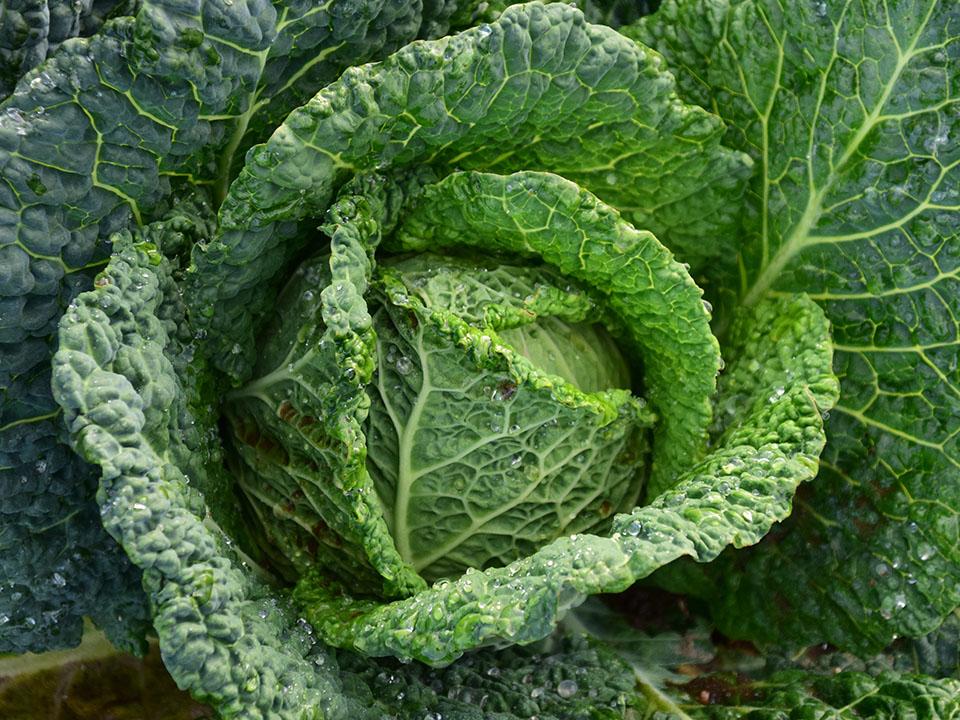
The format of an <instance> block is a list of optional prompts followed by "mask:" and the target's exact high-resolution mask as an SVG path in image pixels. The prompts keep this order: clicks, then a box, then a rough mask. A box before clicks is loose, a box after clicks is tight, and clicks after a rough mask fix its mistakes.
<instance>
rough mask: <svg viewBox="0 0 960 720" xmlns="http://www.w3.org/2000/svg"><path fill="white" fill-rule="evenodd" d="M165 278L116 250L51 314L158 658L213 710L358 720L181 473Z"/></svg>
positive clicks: (62, 373)
mask: <svg viewBox="0 0 960 720" xmlns="http://www.w3.org/2000/svg"><path fill="white" fill-rule="evenodd" d="M170 274H171V267H170V264H169V263H168V261H166V260H165V259H163V257H162V256H161V255H159V254H158V253H157V252H156V250H155V248H154V247H153V246H152V245H149V244H143V243H140V244H138V245H133V246H132V247H131V246H123V247H121V250H120V253H119V255H117V256H116V257H114V258H113V260H111V263H110V265H109V266H108V268H107V271H106V272H105V274H103V275H102V276H101V277H100V278H99V279H98V282H97V288H96V289H95V290H93V291H90V292H87V293H84V294H82V295H80V296H79V297H78V298H77V300H76V302H75V304H74V305H73V307H72V308H71V309H70V310H69V311H68V313H67V314H66V315H65V316H64V319H63V321H62V330H61V335H60V349H59V350H58V351H57V354H56V356H55V359H54V375H53V383H54V392H55V394H56V396H57V399H58V401H59V402H60V403H61V404H62V406H63V407H64V409H65V413H66V420H67V426H68V428H69V429H70V432H71V434H72V436H73V439H74V441H75V442H76V446H77V450H78V451H79V452H81V453H83V455H84V457H85V458H86V459H88V460H90V461H91V462H94V463H96V464H98V465H99V466H100V467H101V468H102V476H101V486H100V490H99V493H98V499H99V501H100V503H101V505H102V513H101V514H102V519H103V523H104V526H105V527H106V528H107V530H108V531H109V532H110V533H111V534H112V535H113V536H114V537H115V538H116V539H117V540H118V541H119V542H120V543H121V544H122V545H123V547H124V550H125V551H126V552H127V554H128V555H129V556H130V557H131V559H132V560H133V562H134V563H136V564H137V566H138V567H140V568H142V569H143V571H144V588H145V589H146V590H147V593H148V595H149V597H150V601H151V606H152V613H153V623H154V627H155V629H156V632H157V636H158V637H159V639H160V647H161V652H162V654H163V658H164V663H165V664H166V665H167V667H168V668H169V669H170V671H171V673H172V674H173V676H174V679H175V680H176V681H177V683H178V684H179V685H180V686H181V687H184V688H188V689H189V690H190V691H191V692H192V693H193V695H194V697H196V698H197V699H198V700H202V701H205V702H209V703H211V704H213V705H214V706H215V707H216V708H217V710H218V711H219V712H220V713H221V714H222V715H223V716H224V717H244V718H266V717H271V718H274V717H279V718H308V717H320V716H321V713H323V716H324V717H327V716H332V717H362V711H361V710H360V709H359V708H357V707H355V706H352V705H351V704H350V701H349V700H348V699H347V698H345V697H344V696H342V694H341V691H340V688H339V686H338V684H337V680H336V677H335V675H334V673H333V670H332V669H331V670H323V669H321V667H320V665H318V664H316V663H314V662H312V661H310V660H307V659H306V657H305V656H306V655H307V653H308V652H309V651H310V650H311V648H312V646H313V641H312V639H311V638H310V637H309V635H308V634H307V632H306V631H305V629H303V628H298V627H297V626H296V625H295V624H294V623H293V621H292V618H290V617H289V616H288V614H287V611H286V610H285V608H284V603H283V600H282V598H281V599H280V600H279V601H278V599H277V594H276V593H268V591H267V588H265V587H262V586H260V585H259V583H258V582H257V581H256V580H255V579H254V576H253V574H252V572H251V570H250V568H249V567H245V568H242V567H241V565H240V564H239V563H236V564H234V562H233V561H232V560H231V559H230V551H229V548H228V544H229V542H230V541H229V539H228V538H226V537H225V536H224V535H223V534H222V533H220V532H219V530H218V529H216V526H215V525H214V526H212V527H210V526H209V523H208V521H205V519H204V514H205V506H204V503H203V496H202V495H201V494H200V493H199V492H198V491H197V489H196V488H195V487H193V485H192V484H191V483H189V482H188V478H187V477H186V476H185V474H184V469H187V468H190V467H191V465H190V462H189V461H187V460H185V458H188V457H191V456H194V455H195V454H196V452H197V449H198V446H197V445H196V442H197V435H198V433H197V432H196V431H197V430H198V429H197V428H195V420H194V418H193V417H192V415H191V414H190V411H189V408H188V407H187V397H186V393H185V392H184V389H183V387H182V386H181V383H180V380H179V379H178V376H177V373H176V371H175V369H174V361H175V359H171V358H169V357H167V355H165V352H166V351H170V350H171V349H172V350H174V351H175V352H176V351H177V348H178V347H179V344H178V343H177V342H176V341H175V339H174V337H173V334H175V332H176V331H177V330H176V327H175V326H172V325H171V324H170V323H169V322H165V321H164V320H163V319H162V318H164V317H165V315H166V312H165V310H164V308H165V307H168V306H170V305H171V304H174V305H175V304H176V303H178V302H179V293H178V290H177V288H176V285H175V284H173V282H172V280H171V275H170ZM200 434H202V433H200ZM192 470H193V471H194V473H195V474H199V473H202V466H198V465H197V464H196V462H194V463H193V467H192ZM320 657H321V660H320V661H318V662H322V661H323V660H322V658H323V657H324V656H323V655H322V653H321V655H320Z"/></svg>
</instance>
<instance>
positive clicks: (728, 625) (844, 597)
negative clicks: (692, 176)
mask: <svg viewBox="0 0 960 720" xmlns="http://www.w3.org/2000/svg"><path fill="white" fill-rule="evenodd" d="M635 33H636V34H637V35H638V36H639V37H640V38H641V39H642V40H643V41H644V42H647V43H650V44H652V45H653V46H654V47H657V48H658V49H659V50H660V51H661V52H663V53H665V54H666V55H667V57H668V58H669V60H670V64H671V67H673V68H674V69H675V70H676V72H677V74H678V78H679V82H680V87H681V89H682V92H683V94H684V96H685V97H686V98H688V99H690V100H692V101H695V102H700V103H703V104H704V105H705V106H707V107H712V108H714V109H715V110H716V111H717V112H718V113H719V114H720V115H721V116H722V117H724V119H725V120H726V121H727V123H728V126H729V130H728V133H727V135H726V140H727V142H729V143H730V144H732V145H733V146H734V147H738V148H740V149H742V150H745V151H746V152H749V153H750V154H751V155H752V156H753V157H754V158H755V160H756V164H757V168H758V172H757V174H756V177H755V179H754V181H753V183H752V184H751V186H750V191H749V193H748V200H749V209H748V213H747V215H746V216H745V220H744V241H743V247H742V250H741V253H740V267H741V270H742V273H741V275H742V277H741V278H740V287H741V288H742V296H743V297H742V300H743V302H746V303H747V304H751V303H756V302H760V301H761V298H763V297H767V296H777V295H780V294H783V293H790V292H807V293H809V294H810V296H811V297H812V298H814V299H815V300H816V301H817V302H818V303H820V305H821V306H822V307H823V309H824V311H825V312H826V314H827V316H828V317H829V318H830V320H831V323H832V325H833V337H834V342H835V349H836V356H835V365H834V367H835V370H836V372H837V375H838V376H839V377H840V379H841V383H842V387H843V394H842V397H841V399H840V402H839V404H838V405H837V407H836V409H835V410H834V411H833V412H832V413H831V416H830V421H829V423H828V434H829V438H830V441H829V443H828V445H827V449H826V451H825V453H824V456H823V469H822V471H821V473H820V477H819V479H818V481H817V482H816V483H813V484H812V485H811V486H810V487H809V488H808V490H807V491H806V492H804V493H803V496H802V499H801V501H800V502H799V503H798V507H797V511H796V512H795V514H794V516H793V517H791V518H790V520H789V521H788V522H787V523H786V524H785V525H784V527H783V528H782V529H781V530H780V531H778V532H777V533H776V535H775V537H772V538H770V539H769V540H768V541H766V542H764V543H763V544H762V545H761V546H760V547H758V548H757V549H756V551H755V552H747V553H743V554H738V555H736V556H735V557H734V556H731V557H729V558H727V559H726V560H725V561H724V562H722V563H719V564H717V565H716V566H715V568H713V569H712V570H710V571H708V572H709V574H710V579H709V580H708V581H707V582H706V583H702V582H701V586H702V588H703V589H707V588H709V589H708V590H707V592H708V594H709V595H710V597H711V602H712V605H713V607H714V608H715V610H716V617H717V619H718V621H719V622H720V623H721V626H722V627H723V628H724V629H726V630H727V631H728V632H731V633H734V634H736V635H738V636H744V637H751V638H755V639H759V640H763V641H765V642H777V641H779V642H794V643H798V644H806V643H812V642H818V641H822V640H828V641H830V642H832V643H835V644H839V645H842V646H844V647H847V648H850V649H853V650H858V651H867V650H870V651H875V650H877V649H879V648H880V647H882V646H884V645H886V644H887V643H888V642H889V641H890V640H891V638H892V637H894V636H895V635H903V634H907V635H918V634H922V633H924V632H927V631H929V630H930V629H932V628H933V627H935V626H936V625H937V624H938V623H939V622H940V621H941V620H942V618H943V617H944V616H945V615H946V614H947V613H949V612H950V611H952V610H953V609H954V608H955V607H956V606H957V605H958V604H960V574H958V568H960V543H958V517H957V513H958V508H960V484H958V483H957V482H956V476H957V471H958V468H960V445H958V442H960V440H958V438H960V432H958V427H960V364H958V358H960V344H958V342H960V341H958V332H960V331H958V321H957V318H958V317H960V304H958V302H960V274H958V273H960V242H958V235H957V227H958V226H957V210H958V209H960V170H958V164H960V145H958V143H957V142H956V138H957V136H958V133H960V113H958V111H960V99H958V98H960V91H958V85H957V83H958V78H960V73H958V72H957V59H958V53H960V39H958V38H960V6H958V5H957V4H956V3H951V2H939V1H938V0H887V1H884V0H865V1H864V2H857V3H851V2H845V3H840V2H836V3H831V2H819V3H818V2H804V3H797V4H795V5H790V6H789V7H788V6H786V5H785V4H784V3H781V2H777V1H775V0H743V1H739V0H738V1H734V0H709V1H707V2H703V1H693V0H669V1H668V2H665V3H664V5H663V7H662V9H661V10H660V12H659V13H658V14H657V15H654V16H651V17H650V18H647V19H645V20H643V21H641V24H640V25H639V26H638V27H637V28H636V30H635ZM720 282H721V283H724V282H729V279H723V278H721V279H720Z"/></svg>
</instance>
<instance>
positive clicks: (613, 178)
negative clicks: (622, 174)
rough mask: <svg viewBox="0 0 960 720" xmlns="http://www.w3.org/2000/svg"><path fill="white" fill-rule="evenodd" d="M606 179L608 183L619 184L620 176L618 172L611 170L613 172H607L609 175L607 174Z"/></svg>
mask: <svg viewBox="0 0 960 720" xmlns="http://www.w3.org/2000/svg"><path fill="white" fill-rule="evenodd" d="M604 179H605V180H606V181H607V185H616V184H617V180H618V179H619V178H618V177H617V174H616V173H612V172H611V173H607V176H606V178H604Z"/></svg>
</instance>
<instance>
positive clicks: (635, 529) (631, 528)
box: [624, 520, 643, 537]
mask: <svg viewBox="0 0 960 720" xmlns="http://www.w3.org/2000/svg"><path fill="white" fill-rule="evenodd" d="M641 530H643V524H642V523H641V522H640V521H639V520H632V521H631V522H630V524H629V525H627V527H626V529H625V530H624V532H625V533H627V535H630V536H631V537H637V535H639V534H640V531H641Z"/></svg>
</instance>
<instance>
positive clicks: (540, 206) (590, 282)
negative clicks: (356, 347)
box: [398, 172, 721, 498]
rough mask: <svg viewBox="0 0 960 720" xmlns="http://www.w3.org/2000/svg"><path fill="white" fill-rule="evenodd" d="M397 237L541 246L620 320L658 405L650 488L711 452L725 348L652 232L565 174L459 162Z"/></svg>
mask: <svg viewBox="0 0 960 720" xmlns="http://www.w3.org/2000/svg"><path fill="white" fill-rule="evenodd" d="M398 244H399V246H400V247H401V248H402V249H404V250H417V251H422V250H425V249H427V248H431V249H438V248H455V247H457V246H468V247H473V248H475V249H477V250H480V251H497V252H503V253H506V254H509V255H517V256H520V257H529V256H531V255H532V256H534V257H537V258H540V259H542V260H543V261H544V262H546V263H548V264H549V265H551V266H552V267H554V268H556V269H557V270H558V271H559V272H560V273H561V274H562V275H564V276H567V277H569V278H571V279H574V280H578V281H580V282H582V283H584V284H585V285H586V286H588V287H590V288H592V289H593V290H594V291H595V292H596V293H598V295H600V296H601V297H602V298H603V302H604V304H605V305H606V306H607V307H608V308H609V312H610V313H611V314H612V315H614V316H615V317H617V318H618V321H619V322H620V323H621V324H622V325H623V330H624V333H625V337H624V338H623V342H624V344H625V345H626V347H628V348H629V349H630V350H631V351H633V352H634V353H635V354H636V355H637V356H638V359H639V360H640V361H641V362H642V364H643V387H644V394H645V395H646V396H647V397H649V399H650V402H651V404H652V406H653V409H654V410H655V411H656V413H657V414H658V416H659V417H658V420H657V425H656V429H655V431H654V465H653V472H652V476H651V478H650V481H649V486H648V488H647V490H646V496H647V498H655V497H657V495H659V494H660V493H661V492H662V491H663V490H665V489H667V488H668V487H670V486H671V485H672V484H673V483H674V481H675V479H676V477H677V476H678V475H679V473H680V472H681V471H682V469H684V468H688V467H689V466H690V465H691V464H692V463H694V462H696V461H697V460H699V459H700V457H701V456H702V455H703V452H704V448H705V447H706V436H707V428H708V427H709V425H710V423H711V420H712V406H711V397H712V396H713V393H714V390H715V388H716V375H717V372H718V371H719V369H720V365H721V361H720V350H719V347H718V346H717V341H716V338H714V337H713V335H712V334H711V332H710V326H709V318H710V316H709V313H708V312H707V310H706V309H705V306H704V304H703V303H702V302H701V300H700V298H701V295H702V292H701V290H700V289H699V288H698V287H697V286H696V285H695V284H694V282H693V280H691V279H690V276H689V275H688V274H687V272H686V270H685V269H684V268H683V267H682V266H681V265H680V264H679V263H677V262H676V261H675V260H673V258H672V257H671V254H670V253H669V251H667V250H666V249H665V248H664V247H663V245H661V244H660V243H659V242H658V240H657V239H656V238H655V237H654V236H653V235H652V234H650V233H649V232H644V231H638V230H636V229H635V228H634V227H633V226H631V225H630V224H629V223H626V222H624V221H623V220H622V219H621V218H620V216H619V213H617V212H616V210H614V209H613V208H611V207H610V206H608V205H606V204H605V203H603V202H599V201H598V200H597V198H596V197H595V196H594V195H593V194H591V193H590V192H587V191H585V190H582V189H580V188H579V187H578V186H577V185H576V184H575V183H572V182H570V181H568V180H565V179H563V178H560V177H557V176H556V175H549V174H546V173H532V172H523V173H516V174H514V175H508V176H503V175H491V174H489V173H454V174H451V175H449V176H447V177H446V178H444V179H443V180H442V181H440V182H439V183H437V184H435V185H433V186H430V187H428V188H426V189H425V191H424V194H423V196H422V198H420V200H419V201H418V203H417V204H416V206H415V207H414V208H413V210H412V211H411V213H410V214H409V216H407V217H404V219H403V222H402V223H401V225H400V227H399V229H398Z"/></svg>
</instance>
